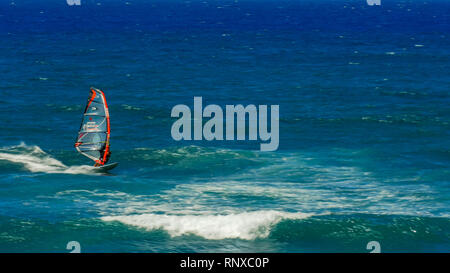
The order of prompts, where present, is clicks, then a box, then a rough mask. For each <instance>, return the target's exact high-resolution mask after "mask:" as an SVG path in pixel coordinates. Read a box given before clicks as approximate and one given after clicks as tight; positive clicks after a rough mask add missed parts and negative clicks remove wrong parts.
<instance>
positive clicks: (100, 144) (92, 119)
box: [75, 87, 110, 165]
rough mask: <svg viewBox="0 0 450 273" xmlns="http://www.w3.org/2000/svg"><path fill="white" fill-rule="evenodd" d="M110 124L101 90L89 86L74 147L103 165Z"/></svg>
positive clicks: (107, 147) (107, 150)
mask: <svg viewBox="0 0 450 273" xmlns="http://www.w3.org/2000/svg"><path fill="white" fill-rule="evenodd" d="M109 137H110V124H109V112H108V105H107V104H106V98H105V94H104V93H103V91H101V90H99V89H96V88H93V87H91V93H90V95H89V99H88V101H87V105H86V108H85V109H84V115H83V120H82V122H81V126H80V130H79V132H78V137H77V140H76V142H75V148H76V149H77V151H78V152H80V153H81V154H82V155H84V156H86V157H88V158H90V159H92V160H94V161H95V162H96V163H99V164H101V165H104V164H105V163H106V162H107V161H108V157H107V155H108V152H109Z"/></svg>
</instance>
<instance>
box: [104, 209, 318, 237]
mask: <svg viewBox="0 0 450 273" xmlns="http://www.w3.org/2000/svg"><path fill="white" fill-rule="evenodd" d="M309 216H311V214H305V213H289V212H281V211H274V210H267V211H253V212H242V213H236V214H228V215H161V214H140V215H127V216H104V217H102V218H101V219H102V220H103V221H119V222H121V223H124V224H127V225H132V226H136V227H141V228H145V229H147V230H157V229H162V230H165V231H167V232H168V233H169V235H170V236H172V237H175V236H181V235H188V234H194V235H197V236H201V237H203V238H206V239H209V240H221V239H233V238H234V239H243V240H254V239H256V238H266V237H267V236H269V234H270V230H271V228H272V227H273V226H274V225H276V224H277V223H279V222H280V221H281V220H283V219H305V218H307V217H309Z"/></svg>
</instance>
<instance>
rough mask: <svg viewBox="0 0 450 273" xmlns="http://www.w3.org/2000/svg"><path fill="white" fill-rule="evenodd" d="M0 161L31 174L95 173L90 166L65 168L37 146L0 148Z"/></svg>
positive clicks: (23, 144) (22, 145) (20, 145)
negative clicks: (21, 168) (14, 165)
mask: <svg viewBox="0 0 450 273" xmlns="http://www.w3.org/2000/svg"><path fill="white" fill-rule="evenodd" d="M0 160H3V161H7V162H10V163H14V164H19V165H22V166H23V167H24V168H25V169H26V170H27V171H30V172H33V173H52V174H53V173H64V174H90V175H98V173H95V172H94V170H93V168H92V166H88V165H79V166H66V165H65V164H64V163H62V162H61V161H59V160H57V159H55V158H53V157H52V156H50V155H49V154H47V153H46V152H44V151H43V150H42V149H41V148H40V147H39V146H36V145H26V144H25V143H23V142H22V143H21V144H19V145H15V146H9V147H3V148H0Z"/></svg>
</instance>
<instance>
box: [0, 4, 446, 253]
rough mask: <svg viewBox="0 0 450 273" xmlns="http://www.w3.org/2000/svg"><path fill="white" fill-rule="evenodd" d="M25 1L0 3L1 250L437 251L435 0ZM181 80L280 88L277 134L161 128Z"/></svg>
mask: <svg viewBox="0 0 450 273" xmlns="http://www.w3.org/2000/svg"><path fill="white" fill-rule="evenodd" d="M41 2H42V3H34V2H32V1H23V2H22V1H16V3H15V5H12V4H10V3H1V4H0V22H1V23H0V36H1V37H0V38H1V39H0V94H1V96H0V103H1V107H0V128H2V130H1V132H0V251H1V252H68V250H66V244H67V243H68V242H69V241H78V242H79V243H80V245H81V250H82V252H217V251H220V252H369V250H367V249H366V245H367V243H368V242H369V241H378V242H379V243H380V245H381V251H382V252H448V251H449V249H450V211H449V205H450V179H449V177H450V171H449V165H450V148H449V147H450V108H449V103H450V95H449V91H448V88H449V86H450V76H449V73H448V71H450V62H449V61H450V55H449V52H450V51H449V49H450V43H449V37H450V36H449V35H450V33H449V30H450V21H449V15H448V14H450V4H449V3H448V2H445V1H430V2H427V3H424V2H423V1H389V3H384V2H385V1H382V5H381V6H368V5H367V4H366V3H365V1H357V0H354V1H325V0H324V1H238V2H237V1H203V2H200V1H191V2H188V1H184V2H182V1H170V2H166V3H164V2H162V1H159V2H158V1H149V2H144V1H132V0H129V1H128V4H126V3H125V1H102V0H98V1H82V5H81V6H79V7H74V6H72V7H70V6H68V5H66V4H65V2H64V1H56V0H54V1H50V0H47V1H41ZM98 2H101V5H97V3H98ZM90 86H95V87H97V88H100V89H102V90H103V91H104V92H105V94H106V98H107V100H108V105H109V109H110V114H111V149H112V156H111V162H119V163H120V164H119V166H118V167H117V168H116V169H114V170H112V171H111V172H110V174H109V175H100V174H96V173H93V172H91V171H90V170H89V167H88V166H87V165H92V163H91V162H89V160H87V159H86V158H84V157H83V156H81V155H79V154H77V152H76V151H75V149H74V148H73V144H74V141H75V138H76V134H77V131H78V129H79V125H80V122H81V115H82V112H83V110H84V104H85V102H86V99H87V97H88V94H89V87H90ZM194 96H202V97H203V103H204V105H206V104H218V105H220V106H222V107H225V105H226V104H243V105H248V104H255V105H259V104H267V105H273V104H278V105H280V146H279V149H278V150H277V151H275V152H260V151H259V144H260V142H259V141H212V142H208V141H181V142H177V141H174V140H173V139H172V137H171V134H170V128H171V126H172V124H173V122H174V121H175V120H176V119H174V118H171V117H170V112H171V109H172V107H173V106H175V105H177V104H180V103H181V104H186V105H188V106H190V107H191V108H193V97H194Z"/></svg>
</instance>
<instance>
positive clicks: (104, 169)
mask: <svg viewBox="0 0 450 273" xmlns="http://www.w3.org/2000/svg"><path fill="white" fill-rule="evenodd" d="M117 165H119V163H118V162H114V163H111V164H106V165H103V166H99V167H93V168H94V170H95V171H96V172H97V171H98V172H107V171H109V170H112V169H114V168H115V167H117Z"/></svg>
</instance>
